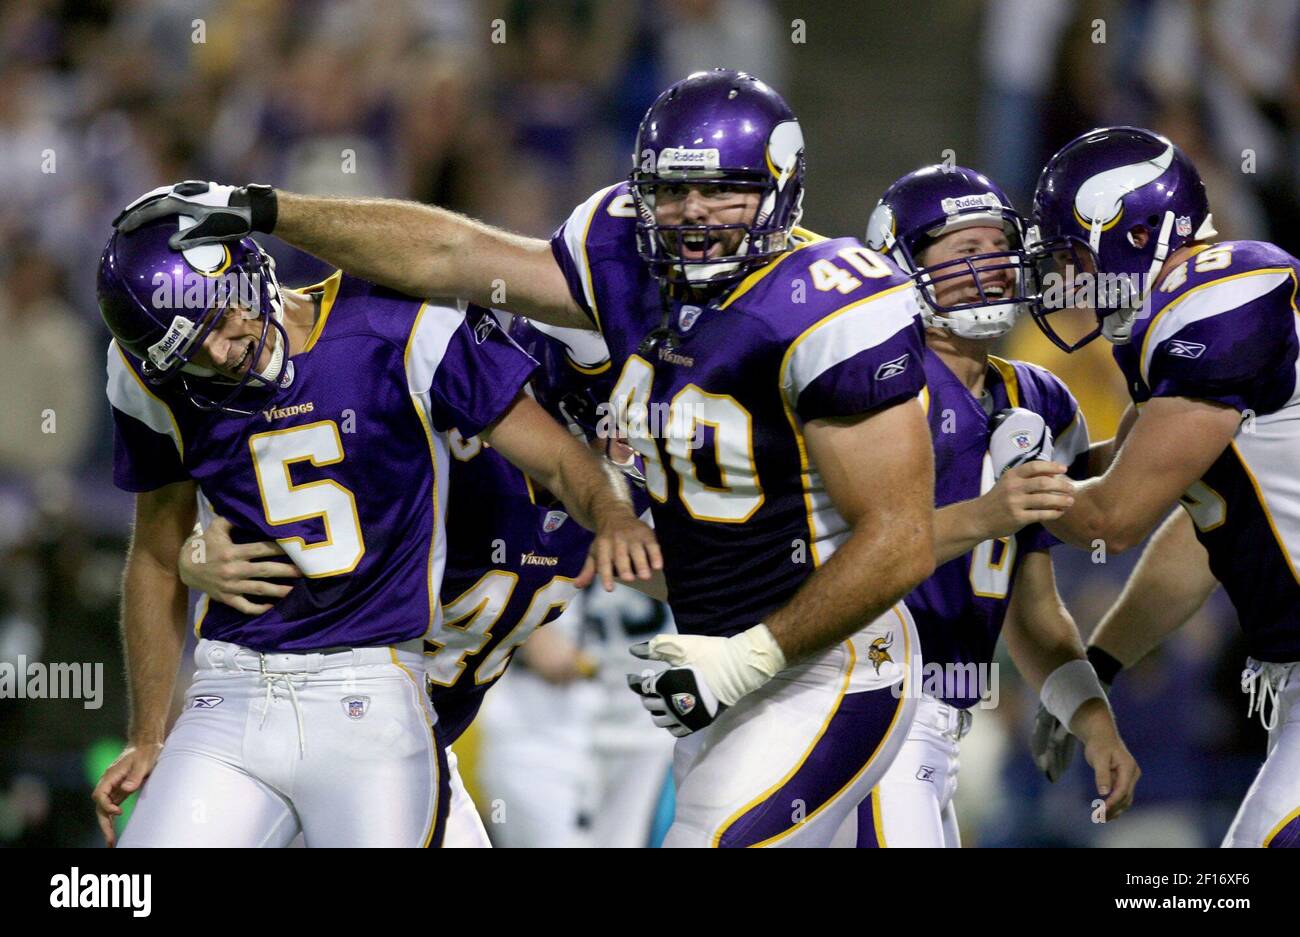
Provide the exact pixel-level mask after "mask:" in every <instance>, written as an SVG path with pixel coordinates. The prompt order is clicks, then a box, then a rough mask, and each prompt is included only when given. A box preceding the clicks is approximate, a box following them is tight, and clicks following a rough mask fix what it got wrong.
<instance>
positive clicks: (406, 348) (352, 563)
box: [108, 274, 535, 651]
mask: <svg viewBox="0 0 1300 937" xmlns="http://www.w3.org/2000/svg"><path fill="white" fill-rule="evenodd" d="M310 291H312V292H316V293H319V294H320V296H321V309H320V316H319V319H318V321H317V324H316V328H315V330H314V331H313V333H312V335H311V337H310V338H309V340H308V342H307V347H306V348H305V349H304V350H303V351H301V352H300V353H298V354H296V355H294V356H293V357H292V358H291V359H290V360H291V362H292V364H293V368H294V379H293V383H292V384H291V385H290V386H289V387H288V388H285V389H283V390H281V391H280V393H279V394H278V395H277V396H276V397H275V399H274V403H273V404H272V405H270V406H266V407H265V408H264V409H261V410H260V411H259V412H257V413H254V414H253V415H252V416H248V417H241V416H232V415H230V414H228V413H222V412H205V411H203V410H200V409H198V408H197V407H195V406H194V405H193V404H191V403H190V401H189V399H188V397H187V395H186V394H185V392H184V390H183V388H182V387H181V386H180V382H179V381H177V382H174V383H172V384H168V385H164V386H163V387H159V388H151V387H149V386H148V385H146V384H145V383H144V381H143V380H142V379H141V376H140V369H139V363H138V362H136V361H135V360H134V359H131V358H130V357H129V356H127V355H126V354H125V353H124V352H123V351H122V350H121V349H119V348H118V346H117V345H116V343H112V344H110V346H109V350H108V397H109V400H110V402H111V403H112V405H113V417H114V421H115V425H116V430H117V436H116V446H115V454H114V472H113V477H114V481H115V482H116V483H117V485H118V486H119V487H121V488H124V489H125V490H127V491H137V492H139V491H149V490H152V489H154V488H158V487H161V486H162V485H166V484H170V483H173V482H179V481H184V480H193V481H194V482H196V483H197V484H198V486H199V489H200V491H201V492H202V494H203V495H204V496H205V497H206V498H207V500H208V501H209V502H211V504H212V507H213V509H214V510H215V511H216V512H217V513H218V514H220V515H221V516H222V517H225V518H226V519H227V520H229V521H230V522H231V524H232V525H233V528H234V529H233V533H232V535H233V537H234V538H235V540H236V541H237V542H249V541H254V540H278V541H279V542H280V544H281V545H282V546H283V547H284V549H285V551H286V553H288V555H289V557H290V559H292V560H293V562H294V563H295V564H296V565H297V566H298V567H299V568H300V569H301V570H302V571H303V573H304V575H305V578H303V579H302V580H301V581H299V582H298V583H297V584H296V585H295V586H294V589H293V591H292V592H291V593H290V594H289V595H288V596H286V597H285V598H283V599H281V600H280V601H278V602H277V603H276V604H275V606H274V607H273V608H272V609H271V610H270V611H268V612H266V613H264V614H262V615H256V616H248V615H243V614H241V613H239V612H237V611H235V610H234V609H233V608H230V607H229V606H227V605H223V604H220V603H216V602H213V603H211V604H208V603H207V602H206V600H205V601H204V602H203V603H202V604H201V606H200V614H199V618H198V620H197V621H196V623H195V631H196V633H197V634H199V635H200V636H201V637H205V638H212V639H216V640H223V641H231V642H234V643H236V644H240V645H243V646H245V647H250V648H253V649H255V650H260V651H271V650H279V651H308V650H312V649H318V648H327V647H365V646H382V645H387V644H395V643H400V642H403V641H408V640H412V639H415V638H419V637H422V636H423V635H425V634H426V633H433V631H434V629H435V628H436V627H437V624H438V621H437V616H438V603H437V591H438V587H439V582H440V580H441V577H442V570H443V562H444V555H445V544H444V538H443V524H444V518H443V514H444V512H445V511H446V509H447V502H448V497H449V495H448V475H449V468H448V464H447V462H448V455H447V448H448V445H447V439H446V433H447V431H448V430H450V429H451V428H452V427H453V426H460V427H465V428H466V431H469V432H475V433H476V432H479V431H480V430H482V428H483V427H485V426H487V425H488V424H489V423H491V422H492V421H493V420H495V419H496V418H497V417H499V416H500V415H501V414H502V413H503V412H504V411H505V410H506V408H507V407H508V406H509V405H510V403H511V402H512V401H513V400H514V398H515V396H516V394H518V393H519V391H520V390H521V388H522V387H523V385H524V382H525V381H526V380H527V378H528V375H529V374H530V373H531V372H532V370H533V368H534V367H535V362H534V361H533V360H532V359H531V358H530V357H528V356H527V355H526V354H524V352H523V351H522V350H521V349H520V348H519V347H518V346H517V345H515V344H514V343H513V342H512V341H510V339H509V338H508V337H507V336H506V335H505V333H504V332H502V330H501V329H500V327H499V326H497V324H496V321H495V319H493V318H492V315H491V313H489V312H487V311H486V310H482V309H478V308H475V307H470V309H469V311H468V312H467V313H466V312H465V311H464V310H462V309H458V308H454V307H445V306H436V305H433V304H430V303H423V302H421V301H420V300H416V299H412V298H410V297H407V296H403V295H400V294H398V293H394V292H391V291H388V290H384V289H380V288H378V287H376V286H374V285H372V284H370V283H367V282H365V281H364V280H358V279H356V278H354V277H350V276H344V275H341V274H335V275H334V276H333V277H331V278H330V279H328V280H326V281H325V282H324V283H323V284H320V285H318V286H317V287H313V288H310ZM252 399H256V398H252Z"/></svg>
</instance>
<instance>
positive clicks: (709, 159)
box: [658, 146, 720, 172]
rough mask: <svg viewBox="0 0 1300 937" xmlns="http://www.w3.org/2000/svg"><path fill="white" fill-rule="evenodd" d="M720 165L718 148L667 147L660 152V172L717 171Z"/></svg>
mask: <svg viewBox="0 0 1300 937" xmlns="http://www.w3.org/2000/svg"><path fill="white" fill-rule="evenodd" d="M719 165H720V162H719V158H718V150H717V148H716V147H711V148H708V149H699V150H692V149H686V148H684V147H675V146H666V147H664V148H663V149H662V150H660V151H659V162H658V171H659V172H673V171H675V170H683V169H717V168H718V166H719Z"/></svg>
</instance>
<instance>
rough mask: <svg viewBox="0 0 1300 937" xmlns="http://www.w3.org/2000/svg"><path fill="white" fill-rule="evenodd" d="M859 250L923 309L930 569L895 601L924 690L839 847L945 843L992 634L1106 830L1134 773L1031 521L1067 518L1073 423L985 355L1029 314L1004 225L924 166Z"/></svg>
mask: <svg viewBox="0 0 1300 937" xmlns="http://www.w3.org/2000/svg"><path fill="white" fill-rule="evenodd" d="M866 241H867V244H868V245H869V246H870V247H872V248H875V249H876V250H879V251H882V252H886V253H889V254H890V255H891V256H892V257H893V258H894V259H895V260H896V261H897V262H898V264H899V266H900V267H902V268H903V269H904V270H907V271H910V272H911V273H912V275H913V277H914V279H915V281H916V284H917V290H918V292H919V293H920V295H921V298H922V301H923V303H924V305H923V312H922V316H923V318H924V320H925V324H926V350H925V359H924V360H925V370H926V390H925V392H924V393H923V394H922V397H921V399H922V402H923V404H924V405H925V406H926V409H927V413H928V416H929V420H930V435H931V438H932V439H933V441H934V452H935V480H936V485H937V487H936V492H935V503H936V506H937V508H938V511H937V512H936V514H935V551H936V562H937V564H938V567H937V569H936V570H935V573H934V575H933V576H931V577H930V578H929V579H927V580H926V581H925V582H924V583H922V584H921V585H920V587H919V588H917V589H916V590H915V591H914V592H913V593H912V594H911V595H909V596H908V597H907V599H906V603H907V607H908V609H909V610H910V611H911V613H912V617H913V618H915V620H916V625H917V630H918V632H919V633H920V637H921V656H922V659H923V660H924V661H925V666H926V669H927V673H930V672H932V673H934V674H935V679H934V680H933V681H927V683H928V684H930V686H928V687H927V691H926V692H924V693H923V695H922V696H921V700H920V703H919V705H918V708H917V714H916V720H915V721H914V722H913V724H912V730H911V732H910V733H909V735H908V739H907V742H906V743H905V744H904V746H903V750H902V752H901V753H900V754H899V756H898V758H896V759H895V760H894V763H893V765H891V766H890V768H889V770H888V771H887V772H886V773H885V776H884V778H883V779H882V780H881V782H880V783H879V784H878V785H877V786H876V788H875V789H874V790H873V791H872V792H871V796H870V797H869V798H867V800H865V801H864V802H863V803H862V805H861V806H860V807H859V810H858V816H857V833H856V842H857V844H858V845H859V846H872V847H878V846H886V845H888V846H923V847H934V846H949V847H955V846H959V845H960V844H961V841H960V833H959V830H958V826H957V819H956V816H955V814H954V810H953V795H954V794H955V793H956V789H957V768H958V751H959V741H960V739H961V738H962V736H963V735H965V734H966V732H967V731H968V730H969V727H970V725H971V718H972V715H973V708H974V707H975V706H976V705H977V704H979V703H980V702H981V700H980V697H981V695H982V694H986V693H991V692H993V690H994V689H995V688H994V687H993V686H991V683H990V681H991V679H992V677H991V670H990V668H995V667H996V666H997V665H996V664H994V663H993V657H994V650H995V648H996V645H997V641H998V636H999V634H1000V633H1001V634H1003V635H1004V636H1005V638H1006V642H1007V647H1008V649H1009V650H1010V652H1011V656H1012V659H1013V660H1014V661H1015V663H1016V665H1017V667H1018V668H1019V669H1020V671H1021V673H1022V674H1023V675H1024V676H1025V678H1026V680H1027V681H1028V682H1029V683H1030V684H1031V685H1032V686H1033V687H1034V688H1035V689H1036V690H1041V695H1042V698H1043V700H1044V702H1045V704H1046V705H1047V706H1048V707H1049V708H1050V709H1051V710H1052V711H1053V712H1054V713H1056V714H1057V715H1058V716H1059V717H1060V718H1061V720H1062V722H1063V724H1065V725H1069V726H1070V728H1071V729H1072V731H1073V732H1074V733H1075V735H1077V736H1078V737H1079V738H1081V739H1082V740H1083V742H1084V747H1085V755H1086V757H1087V759H1088V761H1089V763H1090V764H1091V765H1092V766H1093V767H1094V769H1095V771H1096V779H1097V788H1098V793H1099V794H1100V795H1101V796H1102V797H1103V798H1105V799H1106V806H1107V814H1108V816H1111V817H1114V816H1117V815H1118V814H1119V813H1121V812H1122V811H1123V810H1124V809H1125V808H1126V807H1127V806H1128V804H1129V802H1130V800H1131V798H1132V793H1133V786H1134V784H1135V783H1136V781H1137V775H1138V772H1137V766H1136V764H1135V763H1134V761H1133V759H1132V756H1130V755H1129V753H1128V751H1127V750H1126V749H1125V747H1124V744H1123V742H1122V741H1120V738H1119V734H1118V732H1117V731H1116V728H1115V722H1114V718H1113V716H1112V714H1111V712H1110V709H1109V707H1108V706H1107V705H1106V701H1105V698H1104V696H1103V695H1102V694H1101V693H1100V691H1099V690H1098V692H1096V693H1095V694H1094V693H1092V692H1090V690H1091V688H1092V687H1093V686H1096V685H1097V677H1096V675H1095V674H1094V673H1093V672H1092V668H1091V666H1090V665H1089V664H1088V663H1087V661H1086V660H1084V654H1083V647H1082V645H1081V644H1080V641H1079V636H1078V632H1077V630H1076V628H1075V625H1074V621H1073V619H1071V617H1070V614H1069V612H1068V611H1067V610H1066V609H1065V607H1064V606H1063V605H1062V603H1061V600H1060V597H1059V596H1058V595H1057V592H1056V581H1055V577H1054V575H1053V571H1052V558H1051V554H1050V552H1049V548H1050V547H1051V545H1052V544H1054V543H1055V542H1056V541H1055V540H1054V539H1053V538H1052V537H1051V536H1050V535H1049V534H1047V533H1046V531H1044V529H1043V527H1042V525H1041V521H1045V520H1048V519H1052V518H1056V517H1059V516H1060V515H1061V513H1062V512H1063V511H1064V510H1065V509H1066V508H1067V507H1068V506H1069V504H1070V491H1071V488H1072V486H1071V484H1070V482H1069V481H1068V480H1067V479H1066V478H1065V477H1064V475H1063V473H1065V472H1066V470H1067V469H1069V470H1070V471H1071V472H1072V473H1073V474H1075V475H1086V473H1087V469H1088V461H1089V456H1090V447H1089V440H1088V430H1087V426H1086V424H1085V422H1084V418H1083V414H1082V413H1081V412H1080V410H1079V407H1078V404H1077V403H1076V402H1075V400H1074V397H1073V396H1072V395H1071V394H1070V392H1069V390H1068V389H1067V388H1066V387H1065V385H1064V384H1062V383H1061V381H1060V380H1059V379H1058V378H1057V377H1056V376H1055V375H1053V374H1052V373H1051V372H1049V371H1046V370H1044V369H1043V368H1040V367H1037V366H1035V365H1032V364H1028V363H1026V362H1023V361H1005V360H1003V359H1001V358H997V357H995V356H993V355H991V354H989V350H990V347H991V346H992V344H993V342H994V341H995V340H997V339H998V338H1000V337H1001V336H1003V335H1005V334H1006V333H1007V332H1009V331H1010V330H1011V328H1012V326H1013V325H1014V324H1015V321H1016V316H1017V313H1018V312H1019V311H1020V310H1021V309H1022V308H1023V307H1024V306H1025V304H1026V302H1027V301H1028V290H1029V288H1030V286H1031V278H1030V277H1029V276H1028V275H1027V273H1028V269H1027V268H1028V262H1027V260H1026V258H1025V254H1024V251H1023V242H1024V225H1023V221H1022V219H1021V216H1020V215H1019V213H1018V212H1016V211H1015V209H1014V208H1013V207H1012V205H1011V203H1010V201H1009V200H1008V198H1007V196H1006V194H1005V193H1004V192H1003V191H1002V190H1001V189H1000V188H999V187H998V186H997V185H996V184H995V183H993V182H992V181H991V180H990V179H989V178H988V177H986V176H984V175H982V174H980V173H978V172H975V171H973V170H970V169H964V168H962V167H960V166H952V167H950V166H942V165H936V166H928V167H925V168H923V169H919V170H916V171H915V172H911V173H908V174H907V175H905V176H903V177H902V178H901V179H899V180H898V181H896V182H895V183H894V184H893V185H891V186H890V187H889V188H888V189H887V190H886V191H885V194H884V195H883V196H882V197H881V199H880V201H879V202H878V203H877V205H876V207H875V210H874V211H873V212H872V215H871V219H870V221H869V222H868V225H867V236H866ZM1053 459H1054V460H1055V461H1051V460H1053ZM1008 463H1011V464H1010V465H1008ZM940 668H941V669H942V679H939V676H940V674H939V669H940ZM980 677H983V679H982V680H981V679H979V678H980Z"/></svg>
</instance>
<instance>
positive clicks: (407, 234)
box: [114, 182, 592, 329]
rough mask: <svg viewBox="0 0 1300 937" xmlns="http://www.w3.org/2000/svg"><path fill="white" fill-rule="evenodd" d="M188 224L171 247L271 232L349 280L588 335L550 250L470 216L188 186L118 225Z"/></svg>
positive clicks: (403, 204) (258, 189) (127, 213)
mask: <svg viewBox="0 0 1300 937" xmlns="http://www.w3.org/2000/svg"><path fill="white" fill-rule="evenodd" d="M177 214H180V215H189V216H190V217H193V218H194V219H195V220H196V223H195V224H194V225H193V226H192V227H189V228H187V229H186V230H184V231H180V232H177V234H176V236H175V238H174V243H173V247H188V246H195V245H199V244H205V243H211V242H214V241H225V240H230V239H233V238H238V237H242V236H244V235H247V234H249V233H250V232H253V231H261V232H264V233H272V232H274V233H275V235H276V236H277V237H279V238H281V239H283V240H285V241H287V242H289V243H290V244H292V245H294V246H295V247H299V248H302V249H303V250H305V251H308V252H310V253H312V254H314V255H316V256H317V257H320V258H321V259H322V260H324V261H326V262H328V263H330V264H333V265H334V266H336V267H339V268H341V269H343V270H346V271H347V272H348V273H351V274H354V275H356V276H359V277H362V278H364V279H366V280H370V281H372V282H374V283H378V284H380V285H382V286H386V287H389V288H390V289H395V290H398V291H400V292H403V293H407V294H409V295H411V296H421V297H446V298H460V299H467V300H470V301H472V302H476V303H479V304H480V305H484V306H496V307H498V308H502V309H506V310H509V311H510V312H514V313H518V314H520V315H526V316H528V317H530V318H533V319H538V320H540V321H542V322H547V323H550V324H551V325H558V326H570V327H573V328H582V329H589V328H591V326H592V323H591V320H590V319H588V318H587V316H586V314H585V313H584V312H583V311H582V309H581V308H580V307H579V306H578V304H577V303H576V302H575V301H574V299H573V298H572V295H571V294H570V292H569V287H568V285H567V284H566V281H565V278H564V273H563V272H562V270H561V268H560V266H559V264H558V263H557V262H556V260H555V257H554V255H553V254H552V253H551V246H550V244H549V243H548V242H547V241H545V240H541V239H538V238H527V237H520V236H519V235H515V234H510V233H509V232H507V231H502V230H501V229H499V228H493V227H491V226H490V225H486V224H484V223H482V222H480V221H475V220H474V219H472V218H467V217H465V216H464V215H460V214H457V213H455V212H451V211H447V210H446V209H442V208H435V207H433V206H430V205H421V204H419V203H417V202H408V201H398V200H395V199H347V198H323V197H318V196H311V195H295V194H292V193H289V192H279V191H277V190H275V189H273V188H271V187H270V186H263V185H249V186H241V187H235V186H227V185H218V184H215V183H208V182H182V183H178V184H176V185H174V186H165V187H163V188H160V189H155V190H154V191H152V192H150V193H148V194H147V195H144V196H142V197H141V198H139V199H137V200H136V201H135V202H133V203H132V204H131V205H129V206H127V208H126V209H125V210H124V211H123V212H122V213H121V214H120V215H118V217H117V218H116V219H115V220H114V224H115V225H116V226H117V227H118V228H120V229H122V230H124V231H131V230H134V229H135V228H137V227H139V226H140V225H142V224H144V223H146V222H147V221H150V220H152V219H154V218H160V217H164V216H167V215H177Z"/></svg>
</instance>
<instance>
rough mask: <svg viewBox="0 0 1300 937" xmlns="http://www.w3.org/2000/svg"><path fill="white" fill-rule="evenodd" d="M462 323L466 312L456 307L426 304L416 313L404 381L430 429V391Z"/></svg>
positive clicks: (408, 348) (407, 350)
mask: <svg viewBox="0 0 1300 937" xmlns="http://www.w3.org/2000/svg"><path fill="white" fill-rule="evenodd" d="M464 321H465V310H464V308H463V307H458V306H440V305H435V304H434V303H425V304H424V305H423V306H421V307H420V311H419V312H418V313H417V314H416V317H415V325H414V326H412V328H411V338H410V340H409V341H408V342H407V345H406V381H407V385H408V386H409V388H410V392H411V396H412V397H414V398H415V399H416V401H417V402H418V403H419V405H420V408H421V409H422V410H423V411H424V415H425V418H426V419H427V420H428V421H429V427H430V429H432V427H433V425H434V420H433V403H432V401H431V399H430V389H431V388H432V387H433V377H434V375H435V374H437V373H438V367H439V366H440V365H441V364H442V359H443V357H444V356H445V355H446V354H447V346H448V345H449V344H450V343H451V337H452V336H453V335H455V334H456V329H458V328H460V325H461V323H462V322H464Z"/></svg>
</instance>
